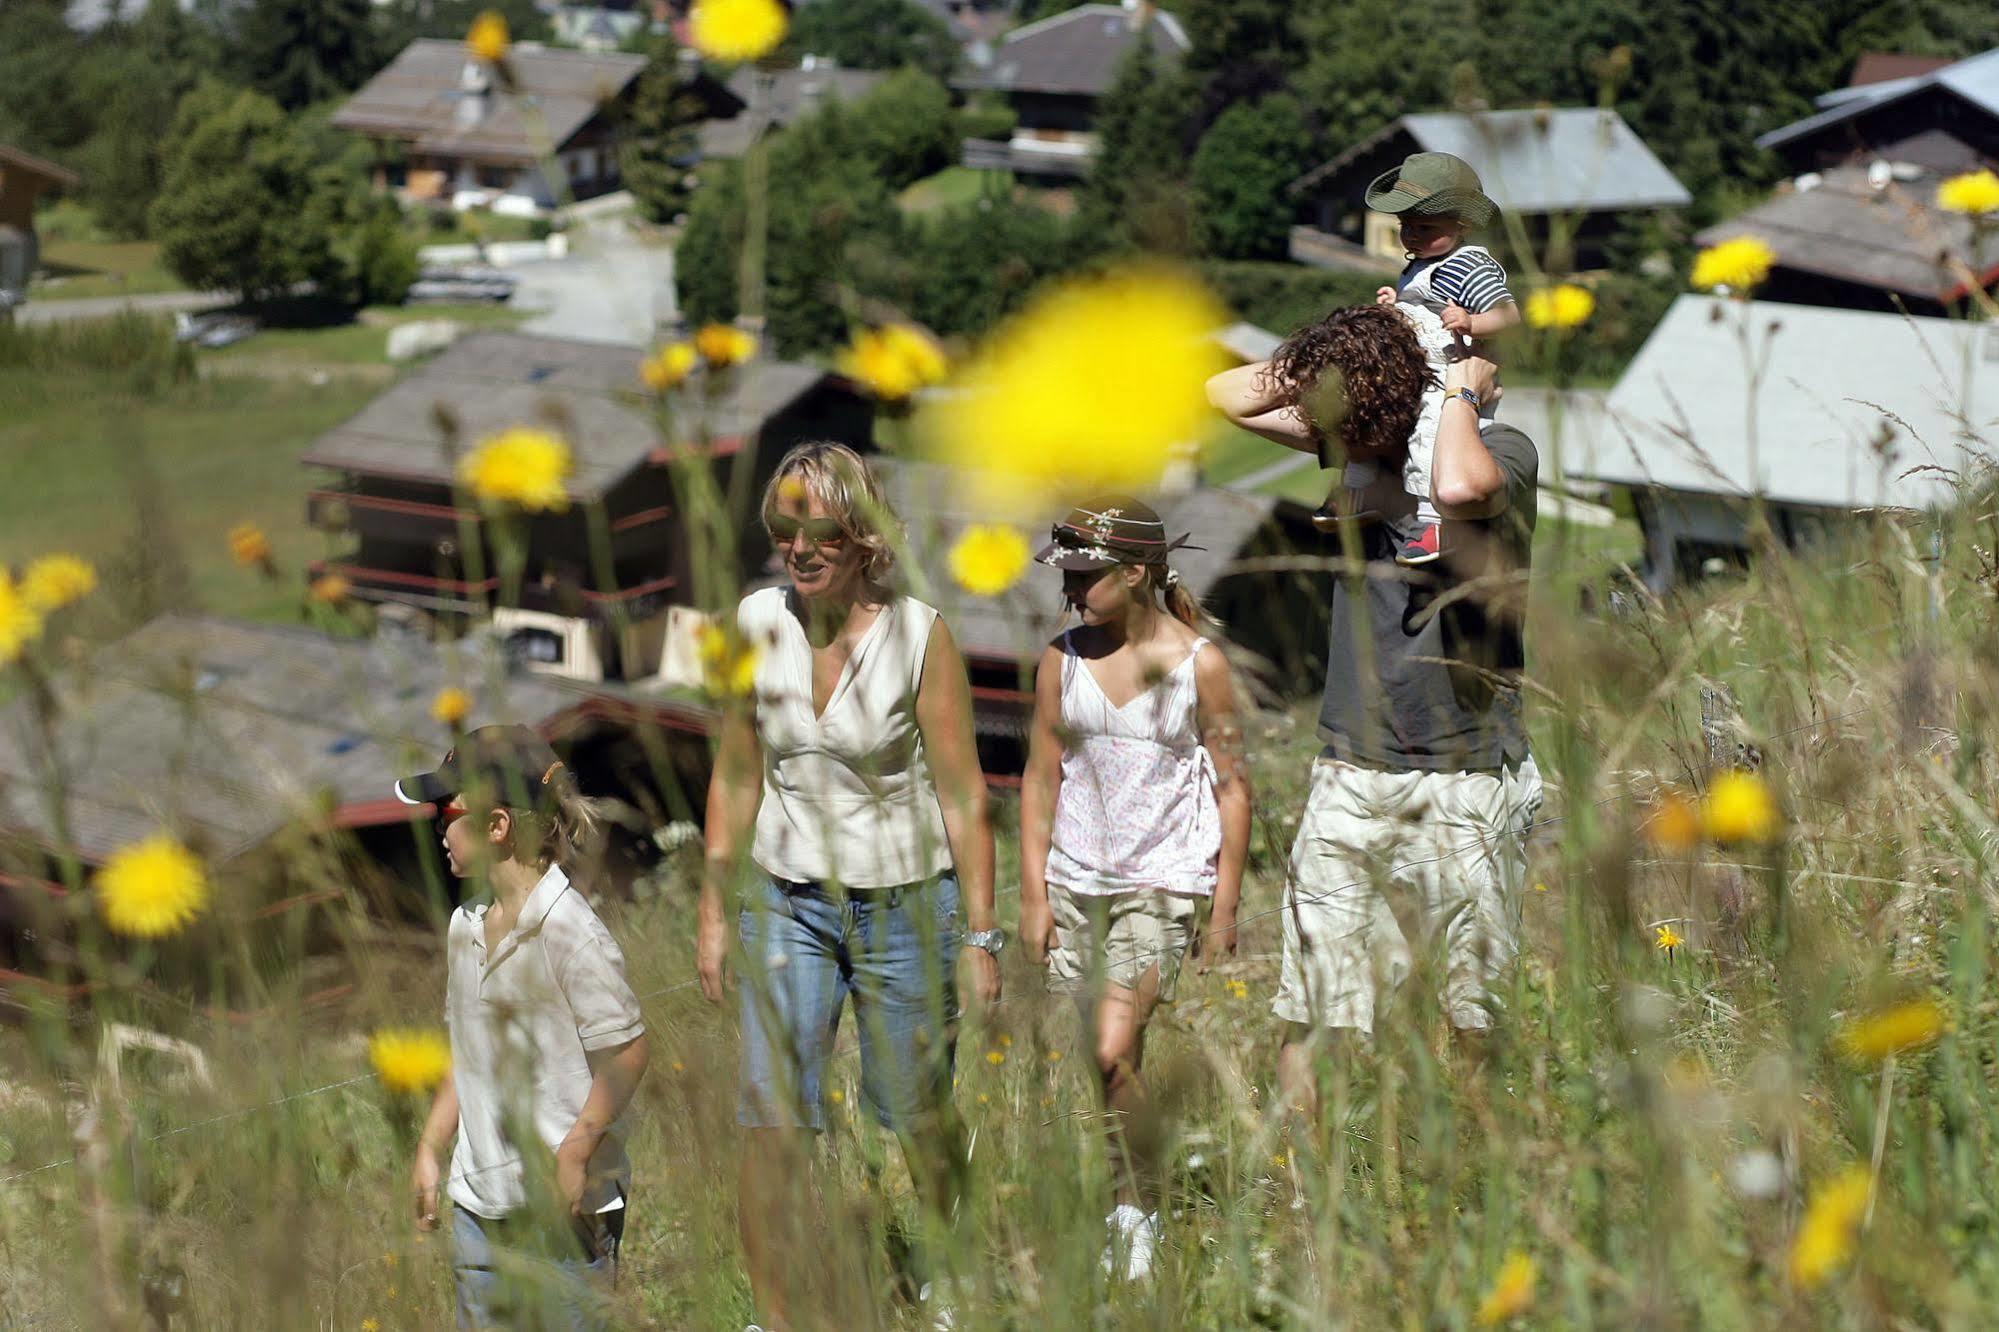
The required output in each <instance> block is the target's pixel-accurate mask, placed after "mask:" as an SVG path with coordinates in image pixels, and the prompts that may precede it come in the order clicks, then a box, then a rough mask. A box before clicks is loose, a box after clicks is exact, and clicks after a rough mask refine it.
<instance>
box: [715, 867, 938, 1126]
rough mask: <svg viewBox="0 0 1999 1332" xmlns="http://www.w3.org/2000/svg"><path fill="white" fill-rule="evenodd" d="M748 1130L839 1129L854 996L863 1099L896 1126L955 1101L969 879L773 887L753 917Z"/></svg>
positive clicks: (763, 891)
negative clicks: (831, 1098) (837, 1075)
mask: <svg viewBox="0 0 1999 1332" xmlns="http://www.w3.org/2000/svg"><path fill="white" fill-rule="evenodd" d="M739 928H740V929H741V931H742V940H743V956H744V964H743V966H742V968H741V972H740V975H739V976H738V978H737V994H738V998H739V1000H740V1002H741V1005H742V1033H743V1087H742V1096H741V1098H740V1099H739V1101H738V1103H737V1107H736V1122H737V1123H739V1124H741V1125H743V1126H745V1127H747V1128H809V1129H813V1130H815V1131H820V1130H824V1128H825V1127H826V1109H825V1073H826V1060H827V1057H828V1056H829V1055H830V1054H831V1053H832V1052H833V1045H834V1040H835V1038H836V1037H837V1036H838V1035H839V1031H840V1014H841V1011H842V1009H843V1008H844V1007H845V1006H846V1003H847V1000H849V999H852V1000H853V1004H854V1019H855V1022H856V1023H857V1024H858V1026H859V1028H860V1044H861V1096H862V1099H863V1100H864V1101H866V1103H867V1105H868V1108H869V1109H870V1110H871V1111H873V1112H874V1115H875V1118H876V1119H878V1120H879V1121H880V1122H881V1123H882V1125H883V1126H884V1127H886V1128H889V1129H893V1130H898V1131H900V1130H902V1129H904V1128H906V1127H907V1126H908V1125H909V1124H910V1122H911V1120H912V1119H914V1118H915V1117H917V1116H919V1115H922V1114H924V1113H926V1112H929V1111H932V1110H935V1109H937V1108H939V1107H941V1106H942V1105H944V1104H945V1103H946V1102H947V1101H948V1100H949V1099H950V1095H951V1075H952V1067H953V1057H954V1049H955V1043H956V1034H957V1019H958V986H957V961H958V949H959V948H960V946H961V944H962V935H961V932H960V928H959V916H958V880H957V878H956V877H955V876H953V875H950V874H946V875H943V876H941V877H939V878H936V879H932V880H928V881H926V882H922V883H913V884H905V885H903V886H902V887H898V888H873V889H847V890H844V891H842V890H840V889H837V888H830V889H829V888H828V887H827V886H825V885H822V884H818V883H796V882H791V881H788V880H776V879H771V878H768V877H764V878H760V880H759V881H758V882H756V883H755V884H754V885H753V886H752V887H751V889H750V891H749V892H747V893H746V894H745V895H744V898H743V908H742V913H741V917H740V920H739Z"/></svg>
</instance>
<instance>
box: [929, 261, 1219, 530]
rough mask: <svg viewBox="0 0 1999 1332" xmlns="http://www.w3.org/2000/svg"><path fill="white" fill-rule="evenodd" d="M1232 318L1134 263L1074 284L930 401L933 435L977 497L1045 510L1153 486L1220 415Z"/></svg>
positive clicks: (1045, 301) (1013, 327) (1171, 276)
mask: <svg viewBox="0 0 1999 1332" xmlns="http://www.w3.org/2000/svg"><path fill="white" fill-rule="evenodd" d="M1224 322H1225V317H1224V315H1223V313H1222V311H1221V309H1220V307H1219V306H1217V305H1216V304H1215V302H1214V300H1213V298H1212V297H1210V296H1209V295H1208V293H1207V291H1206V290H1205V289H1203V288H1202V287H1201V285H1200V284H1199V283H1197V282H1195V281H1194V280H1193V279H1191V278H1189V277H1186V276H1184V275H1182V274H1180V273H1178V272H1175V271H1173V270H1170V269H1165V268H1131V269H1124V270H1121V271H1117V272H1112V273H1109V274H1106V275H1103V276H1101V277H1096V278H1088V279H1082V280H1078V281H1074V282H1070V283H1067V284H1065V285H1063V286H1061V287H1058V288H1057V289H1055V290H1054V291H1052V292H1050V293H1048V294H1046V295H1043V296H1041V297H1040V298H1039V299H1037V300H1036V301H1034V302H1033V303H1032V304H1031V305H1029V306H1028V307H1027V309H1026V310H1024V311H1023V312H1021V314H1020V315H1018V316H1017V317H1015V318H1014V319H1013V320H1011V321H1010V322H1008V323H1007V324H1006V325H1004V326H1003V327H1002V328H1000V330H999V331H998V332H997V333H996V334H995V335H994V336H993V337H992V338H991V339H990V340H988V341H987V343H986V344H985V346H984V347H982V348H981V349H980V352H979V354H978V356H977V357H976V358H975V359H974V360H973V361H972V363H971V364H970V365H969V366H967V367H966V368H965V371H964V373H963V375H962V376H961V377H960V379H959V383H958V390H959V391H957V392H955V393H951V394H948V395H946V396H944V397H942V398H940V399H939V400H937V401H936V402H934V403H932V404H930V405H929V406H928V407H927V408H926V410H925V413H924V416H923V418H922V419H923V422H924V431H925V435H926V436H927V438H928V442H929V444H930V446H931V448H932V450H933V451H934V452H935V453H936V454H937V455H939V457H940V460H941V461H944V462H947V463H950V464H952V465H954V466H957V467H960V468H962V469H965V470H966V473H967V475H968V476H969V477H971V478H973V479H974V483H975V484H976V485H977V487H978V488H977V490H976V491H975V492H973V493H972V494H971V495H970V496H969V498H972V499H974V500H975V501H976V502H979V503H982V504H985V505H988V506H991V505H995V504H996V505H998V506H1000V507H1008V506H1011V507H1015V508H1020V507H1027V508H1031V509H1033V510H1035V511H1040V510H1042V509H1046V508H1047V507H1049V506H1050V505H1051V504H1056V503H1062V502H1065V501H1074V500H1077V499H1081V498H1084V497H1085V496H1087V495H1088V494H1090V493H1092V492H1101V491H1106V490H1111V491H1127V492H1137V493H1143V492H1145V491H1147V490H1150V489H1152V488H1154V487H1155V486H1156V485H1157V484H1158V482H1159V479H1160V477H1161V475H1162V474H1163V473H1164V471H1165V469H1166V465H1167V462H1168V461H1169V460H1170V458H1171V452H1172V450H1173V448H1174V447H1175V446H1176V445H1182V444H1185V443H1187V442H1188V441H1191V440H1195V439H1198V438H1200V437H1201V436H1202V435H1204V434H1205V433H1206V431H1207V430H1208V428H1209V425H1210V423H1211V419H1212V412H1211V409H1210V408H1209V406H1208V401H1207V393H1206V382H1207V378H1208V376H1209V375H1210V374H1212V373H1214V372H1215V371H1216V370H1218V369H1220V368H1221V366H1222V361H1221V359H1220V352H1219V350H1218V349H1217V348H1216V347H1215V346H1214V345H1213V343H1212V342H1211V341H1210V340H1209V339H1210V336H1211V335H1212V333H1213V332H1214V330H1215V329H1216V328H1218V327H1220V326H1221V324H1222V323H1224Z"/></svg>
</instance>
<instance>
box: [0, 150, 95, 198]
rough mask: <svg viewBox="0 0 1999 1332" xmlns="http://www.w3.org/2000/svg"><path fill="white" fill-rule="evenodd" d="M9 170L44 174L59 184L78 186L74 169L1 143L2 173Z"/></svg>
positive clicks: (26, 173) (0, 166)
mask: <svg viewBox="0 0 1999 1332" xmlns="http://www.w3.org/2000/svg"><path fill="white" fill-rule="evenodd" d="M9 171H19V172H21V173H22V174H24V175H30V176H42V177H45V178H46V179H48V180H50V181H52V182H54V183H55V184H57V185H62V186H66V187H68V188H70V189H74V188H76V184H77V176H76V173H75V172H74V171H71V170H69V169H67V168H65V167H59V166H57V165H56V164H55V163H54V162H50V161H47V160H45V159H43V158H40V157H36V156H35V155H34V154H33V153H27V152H23V151H21V150H20V149H19V148H10V147H8V146H7V145H6V144H4V143H0V175H4V174H6V173H7V172H9Z"/></svg>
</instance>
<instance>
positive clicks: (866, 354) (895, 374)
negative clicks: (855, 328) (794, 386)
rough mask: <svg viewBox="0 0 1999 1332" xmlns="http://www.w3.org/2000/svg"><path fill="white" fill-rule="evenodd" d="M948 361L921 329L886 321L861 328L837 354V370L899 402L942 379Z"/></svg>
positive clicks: (869, 388) (869, 389)
mask: <svg viewBox="0 0 1999 1332" xmlns="http://www.w3.org/2000/svg"><path fill="white" fill-rule="evenodd" d="M950 368H951V363H950V361H949V360H948V359H946V357H945V355H944V349H943V348H942V347H940V346H938V345H937V343H936V342H935V341H934V340H933V339H932V338H931V337H930V335H929V334H928V333H925V332H924V331H923V330H922V329H920V328H915V327H912V326H911V325H909V324H888V325H885V326H884V327H882V328H868V329H862V330H861V331H860V332H859V333H856V334H855V335H854V340H853V342H851V343H849V344H848V346H847V348H846V350H845V351H843V352H841V353H840V358H839V369H840V373H842V374H844V375H846V376H847V377H848V378H849V379H852V380H854V381H855V382H857V383H859V384H860V385H862V386H863V387H864V388H866V389H867V391H868V392H870V393H872V394H874V395H875V396H876V397H877V398H880V399H881V400H882V401H884V402H902V401H904V400H905V399H907V398H909V397H910V396H911V395H913V394H914V393H915V392H916V390H918V389H920V388H927V387H929V386H930V385H932V384H935V383H938V382H939V381H941V380H942V379H943V378H944V376H945V375H946V374H947V373H948V372H949V371H950Z"/></svg>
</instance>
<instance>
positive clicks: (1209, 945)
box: [1020, 496, 1250, 1280]
mask: <svg viewBox="0 0 1999 1332" xmlns="http://www.w3.org/2000/svg"><path fill="white" fill-rule="evenodd" d="M1186 540H1187V538H1186V537H1181V538H1180V539H1179V540H1178V541H1173V542H1168V541H1167V539H1166V531H1165V528H1164V527H1163V526H1162V525H1161V524H1160V521H1159V515H1158V514H1156V513H1154V512H1153V511H1152V510H1151V509H1149V508H1147V507H1146V506H1145V505H1143V504H1141V503H1139V502H1138V501H1136V500H1132V499H1126V498H1123V497H1117V496H1111V497H1105V498H1103V499H1099V500H1095V501H1092V502H1090V503H1088V504H1085V505H1083V506H1081V507H1080V508H1077V509H1075V510H1072V511H1071V512H1070V514H1069V516H1068V517H1067V518H1066V519H1064V520H1063V521H1062V522H1060V523H1058V524H1056V526H1055V530H1054V540H1053V542H1052V543H1051V544H1050V545H1049V546H1048V548H1047V549H1045V550H1043V551H1042V552H1041V554H1040V555H1039V556H1038V557H1037V558H1038V559H1039V560H1040V562H1041V563H1043V564H1048V565H1053V566H1054V567H1055V568H1058V569H1060V570H1062V595H1063V597H1064V599H1065V600H1066V601H1067V602H1068V603H1069V605H1070V606H1071V607H1072V608H1073V609H1074V610H1075V612H1076V615H1077V617H1078V619H1079V620H1080V621H1081V623H1080V624H1078V625H1077V627H1075V628H1074V629H1071V630H1069V631H1068V632H1066V633H1064V634H1063V635H1062V636H1061V637H1060V638H1058V639H1056V640H1055V641H1054V642H1053V643H1052V644H1050V645H1049V647H1048V650H1047V651H1046V652H1044V653H1043V654H1042V657H1041V664H1040V667H1039V670H1038V673H1037V677H1036V680H1035V689H1034V720H1033V726H1032V729H1031V732H1030V735H1029V742H1028V760H1027V771H1026V774H1025V775H1024V777H1023V780H1022V786H1021V800H1020V859H1021V870H1020V937H1021V943H1022V945H1023V947H1024V948H1025V949H1026V951H1027V955H1028V958H1029V960H1030V961H1033V962H1037V963H1040V962H1044V961H1045V962H1046V964H1047V966H1048V970H1049V983H1050V987H1051V988H1053V989H1056V990H1058V991H1062V992H1066V993H1069V994H1073V995H1074V996H1075V997H1076V999H1077V1004H1078V1007H1079V1010H1080V1012H1081V1013H1082V1016H1083V1020H1084V1025H1085V1029H1086V1031H1087V1032H1088V1033H1089V1037H1090V1040H1091V1043H1092V1045H1093V1046H1094V1049H1095V1052H1096V1061H1097V1073H1098V1077H1099V1080H1100V1087H1101V1090H1102V1094H1103V1098H1104V1102H1105V1104H1106V1105H1107V1106H1108V1107H1109V1109H1110V1110H1111V1112H1112V1114H1111V1139H1110V1153H1111V1165H1112V1168H1113V1170H1114V1172H1115V1176H1116V1179H1117V1205H1116V1208H1115V1210H1113V1211H1112V1212H1111V1214H1110V1217H1109V1228H1110V1238H1109V1242H1108V1244H1107V1245H1106V1247H1105V1250H1104V1265H1105V1268H1106V1270H1107V1271H1109V1272H1110V1273H1112V1274H1113V1275H1115V1276H1121V1277H1123V1278H1125V1279H1131V1280H1135V1279H1139V1278H1142V1277H1144V1276H1145V1275H1146V1274H1147V1273H1149V1272H1150V1270H1151V1267H1152V1258H1153V1250H1154V1249H1155V1248H1156V1247H1157V1245H1158V1242H1159V1234H1160V1231H1159V1211H1158V1207H1159V1193H1160V1180H1159V1171H1158V1168H1157V1165H1156V1163H1154V1162H1150V1161H1142V1160H1140V1159H1138V1157H1139V1155H1140V1153H1137V1152H1134V1151H1133V1149H1132V1145H1131V1142H1130V1141H1129V1138H1128V1134H1127V1131H1126V1127H1125V1121H1126V1119H1127V1118H1128V1117H1130V1116H1131V1115H1133V1114H1134V1113H1136V1112H1137V1111H1139V1109H1140V1107H1141V1106H1142V1104H1143V1102H1144V1099H1145V1091H1144V1087H1143V1085H1142V1083H1141V1082H1140V1079H1139V1068H1140V1064H1141V1062H1142V1061H1143V1058H1144V1053H1145V1024H1146V1021H1147V1020H1148V1019H1149V1018H1150V1017H1151V1015H1152V1010H1153V1007H1154V1005H1156V1004H1158V1003H1160V1002H1162V1001H1171V999H1172V997H1173V988H1174V980H1175V978H1176V976H1177V974H1178V972H1179V969H1180V963H1181V960H1182V958H1183V957H1185V955H1186V953H1187V951H1188V949H1189V948H1190V946H1191V947H1193V948H1194V950H1195V952H1196V956H1197V957H1198V958H1199V959H1200V965H1202V966H1203V967H1205V966H1206V964H1207V962H1208V961H1210V960H1211V959H1213V958H1215V957H1216V956H1222V955H1228V954H1232V953H1233V952H1234V951H1235V920H1236V903H1237V901H1238V899H1239V897H1240V894H1241V889H1242V867H1243V860H1244V857H1245V855H1246V854H1247V852H1248V848H1249V809H1250V803H1249V781H1248V774H1247V771H1246V769H1245V768H1244V766H1243V760H1242V745H1241V731H1240V727H1239V725H1238V723H1237V718H1236V710H1235V697H1234V688H1233V684H1232V681H1231V679H1230V674H1229V668H1228V663H1227V661H1226V660H1225V659H1224V657H1223V655H1222V651H1221V649H1220V648H1219V647H1217V646H1215V645H1214V644H1213V643H1211V642H1209V641H1208V640H1207V639H1206V638H1203V637H1201V635H1200V625H1201V623H1202V620H1203V618H1204V617H1203V616H1202V613H1201V609H1200V605H1199V603H1198V602H1197V601H1196V600H1195V598H1194V596H1193V594H1192V593H1190V592H1189V591H1188V590H1187V589H1186V588H1185V587H1184V586H1182V585H1181V583H1180V578H1179V575H1178V574H1177V573H1176V572H1175V571H1174V570H1173V569H1172V567H1171V566H1170V565H1169V564H1168V563H1167V557H1168V555H1169V554H1170V553H1171V552H1172V551H1173V550H1174V549H1177V548H1178V547H1180V546H1181V545H1184V544H1185V542H1186ZM1203 898H1209V899H1212V901H1213V909H1212V911H1211V913H1210V915H1209V917H1208V925H1207V931H1206V933H1205V935H1203V936H1202V937H1201V938H1200V939H1199V940H1198V941H1196V939H1195V937H1194V935H1195V931H1196V929H1197V918H1198V914H1199V912H1198V908H1199V904H1200V902H1201V900H1202V899H1203Z"/></svg>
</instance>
